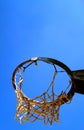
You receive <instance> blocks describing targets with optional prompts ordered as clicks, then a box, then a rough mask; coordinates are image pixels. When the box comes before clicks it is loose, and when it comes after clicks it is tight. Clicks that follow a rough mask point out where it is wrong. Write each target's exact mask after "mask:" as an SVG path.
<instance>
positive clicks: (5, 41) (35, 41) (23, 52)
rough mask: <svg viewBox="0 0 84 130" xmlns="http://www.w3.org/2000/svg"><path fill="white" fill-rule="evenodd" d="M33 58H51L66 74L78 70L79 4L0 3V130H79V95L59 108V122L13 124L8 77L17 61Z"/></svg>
mask: <svg viewBox="0 0 84 130" xmlns="http://www.w3.org/2000/svg"><path fill="white" fill-rule="evenodd" d="M35 56H37V57H38V56H44V57H51V58H55V59H57V60H59V61H62V62H64V63H65V64H66V65H67V66H68V67H70V69H71V70H77V69H84V61H83V60H84V59H83V58H84V0H30V1H29V0H1V1H0V60H1V63H0V68H1V69H0V72H1V73H0V130H12V129H14V130H29V129H30V130H83V129H84V105H83V104H84V96H83V95H80V94H75V96H74V98H73V101H72V103H71V104H69V105H63V106H62V107H61V110H60V123H54V124H53V125H52V126H50V125H47V126H45V125H44V124H43V122H41V121H37V122H35V123H33V124H31V123H28V122H27V123H25V124H23V125H20V124H19V123H18V122H16V121H15V120H14V115H15V112H16V96H15V93H14V89H13V86H12V82H11V77H12V73H13V71H14V69H15V67H16V66H17V65H18V64H19V63H21V62H22V61H24V60H26V59H29V58H31V57H35ZM47 80H48V78H47V79H46V81H47ZM30 81H32V79H30ZM39 82H40V81H39ZM27 85H28V83H27ZM26 91H27V87H26Z"/></svg>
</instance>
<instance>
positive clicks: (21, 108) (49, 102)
mask: <svg viewBox="0 0 84 130" xmlns="http://www.w3.org/2000/svg"><path fill="white" fill-rule="evenodd" d="M38 61H42V62H45V63H48V64H50V65H51V66H52V67H53V68H54V74H53V77H52V79H51V83H50V85H49V86H48V88H47V90H45V91H44V92H43V93H42V94H41V95H37V96H36V97H34V98H30V97H28V96H26V95H25V94H24V93H23V91H22V87H23V82H24V74H25V71H26V70H27V69H28V68H29V66H31V65H32V64H35V66H37V64H38ZM58 67H59V68H60V70H59V69H58ZM63 72H64V73H66V74H67V76H68V82H67V86H65V87H66V89H65V90H63V91H60V94H59V95H58V94H57V93H55V91H54V88H55V80H56V77H57V75H58V74H59V73H63ZM12 84H13V87H14V89H15V93H16V98H17V112H16V116H15V119H16V120H17V121H19V122H20V123H21V124H22V123H25V122H26V121H29V122H34V121H36V120H43V121H44V124H47V123H50V125H52V123H53V122H59V110H60V107H61V105H62V104H65V103H68V102H71V100H72V97H73V95H74V93H75V84H74V79H73V74H72V71H71V70H70V69H69V68H68V67H67V66H66V65H65V64H64V63H62V62H60V61H58V60H55V59H51V58H46V57H35V58H31V59H29V60H26V61H24V62H22V63H21V64H20V65H18V66H17V67H16V69H15V70H14V72H13V75H12ZM58 87H59V86H58Z"/></svg>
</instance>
